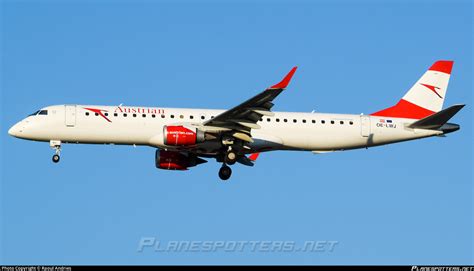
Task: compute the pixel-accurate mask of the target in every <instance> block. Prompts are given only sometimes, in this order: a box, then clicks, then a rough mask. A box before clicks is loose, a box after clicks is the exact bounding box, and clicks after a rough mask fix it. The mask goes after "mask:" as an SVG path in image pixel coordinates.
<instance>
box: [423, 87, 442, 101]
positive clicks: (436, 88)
mask: <svg viewBox="0 0 474 271" xmlns="http://www.w3.org/2000/svg"><path fill="white" fill-rule="evenodd" d="M420 85H422V86H424V87H426V88H428V89H429V90H431V91H433V92H434V94H436V95H438V97H439V98H440V99H443V97H441V95H439V93H438V91H437V90H439V89H440V88H439V87H435V86H432V85H427V84H420Z"/></svg>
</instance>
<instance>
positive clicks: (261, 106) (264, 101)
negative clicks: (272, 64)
mask: <svg viewBox="0 0 474 271" xmlns="http://www.w3.org/2000/svg"><path fill="white" fill-rule="evenodd" d="M296 69H297V67H294V68H293V69H291V71H290V72H289V73H288V74H287V75H286V76H285V78H283V80H282V81H281V82H280V83H278V84H276V85H273V86H271V87H269V88H267V89H266V90H264V91H263V92H261V93H260V94H258V95H256V96H254V97H252V98H250V99H249V100H247V101H245V102H243V103H241V104H240V105H238V106H236V107H234V108H232V109H229V110H227V111H225V112H224V113H222V114H220V115H218V116H216V117H215V118H213V119H210V120H208V121H206V122H204V123H203V126H205V127H209V128H211V127H216V128H222V130H225V131H232V132H233V134H232V135H233V136H234V137H235V138H238V139H241V140H244V141H247V142H253V140H252V138H251V136H250V131H251V129H259V128H260V126H259V125H258V124H257V122H259V121H260V119H261V118H262V117H263V116H273V115H274V113H273V112H271V111H270V110H271V108H272V107H273V105H274V104H273V100H274V99H275V98H276V97H277V96H278V95H279V94H280V93H281V92H282V91H283V90H284V89H285V88H286V87H287V86H288V84H289V83H290V81H291V78H292V77H293V75H294V74H295V72H296ZM216 130H218V129H216Z"/></svg>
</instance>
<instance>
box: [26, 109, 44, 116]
mask: <svg viewBox="0 0 474 271" xmlns="http://www.w3.org/2000/svg"><path fill="white" fill-rule="evenodd" d="M36 115H48V110H38V111H36V112H35V113H33V114H30V115H29V116H36Z"/></svg>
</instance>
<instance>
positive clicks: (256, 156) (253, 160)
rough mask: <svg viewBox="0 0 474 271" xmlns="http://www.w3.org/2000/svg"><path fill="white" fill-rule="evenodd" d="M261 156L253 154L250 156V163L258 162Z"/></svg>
mask: <svg viewBox="0 0 474 271" xmlns="http://www.w3.org/2000/svg"><path fill="white" fill-rule="evenodd" d="M259 155H260V153H259V152H256V153H252V154H251V155H250V156H249V159H250V161H252V162H255V161H257V158H258V156H259Z"/></svg>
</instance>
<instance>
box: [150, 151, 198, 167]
mask: <svg viewBox="0 0 474 271" xmlns="http://www.w3.org/2000/svg"><path fill="white" fill-rule="evenodd" d="M206 162H207V161H206V160H204V159H201V158H199V157H197V156H196V155H193V154H187V155H186V154H183V153H180V152H174V151H164V150H156V154H155V165H156V167H157V168H159V169H168V170H186V169H188V167H194V166H197V165H199V164H203V163H206Z"/></svg>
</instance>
